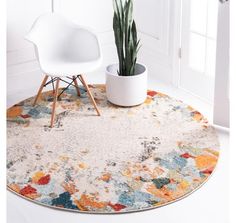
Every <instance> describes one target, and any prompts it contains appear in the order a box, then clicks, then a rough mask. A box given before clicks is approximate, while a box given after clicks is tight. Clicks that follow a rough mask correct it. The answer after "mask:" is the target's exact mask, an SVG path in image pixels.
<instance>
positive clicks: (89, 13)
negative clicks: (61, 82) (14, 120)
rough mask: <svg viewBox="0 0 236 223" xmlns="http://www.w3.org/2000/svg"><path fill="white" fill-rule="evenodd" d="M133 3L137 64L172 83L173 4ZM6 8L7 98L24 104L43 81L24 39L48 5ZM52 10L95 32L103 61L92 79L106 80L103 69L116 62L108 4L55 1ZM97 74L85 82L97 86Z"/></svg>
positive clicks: (15, 1) (29, 0)
mask: <svg viewBox="0 0 236 223" xmlns="http://www.w3.org/2000/svg"><path fill="white" fill-rule="evenodd" d="M134 4H135V9H134V10H135V19H136V22H137V27H138V30H139V37H140V38H141V43H142V48H141V50H140V54H139V61H140V62H142V63H145V64H146V65H147V66H148V68H149V75H150V76H152V77H155V78H156V79H157V80H159V81H164V82H168V83H171V82H172V73H173V63H172V61H173V43H174V31H173V30H174V28H173V27H174V22H175V18H174V17H175V14H174V4H175V1H172V0H134ZM7 8H8V15H7V17H8V35H7V40H8V44H7V50H8V52H7V57H8V74H7V80H8V86H7V89H8V90H7V96H8V102H9V105H11V104H13V103H16V102H18V101H19V100H23V99H24V97H25V96H26V95H27V96H31V95H34V94H35V93H36V91H37V88H38V86H39V83H40V81H41V79H42V76H41V73H40V70H39V66H38V63H37V61H36V59H35V55H34V50H33V47H32V45H31V44H30V43H28V42H27V41H25V40H24V39H23V37H24V35H25V34H26V33H27V31H28V30H29V29H30V26H31V24H32V23H33V21H34V20H35V19H36V18H37V17H38V16H39V15H40V14H42V13H45V12H49V11H51V1H50V0H40V1H39V0H8V5H7ZM54 9H55V12H59V13H61V14H64V15H65V16H67V17H69V18H70V19H71V20H73V21H74V22H76V23H78V24H81V25H85V26H90V27H92V28H93V29H94V30H95V31H96V32H97V33H98V35H99V38H100V40H101V43H102V50H103V54H104V62H103V67H102V68H101V69H100V71H98V72H96V75H100V76H101V75H102V76H103V80H105V75H104V68H105V66H106V65H107V64H109V63H112V62H116V61H117V55H116V48H115V45H114V38H113V31H112V17H113V9H112V0H99V1H95V0H54ZM96 75H89V76H88V80H89V82H96ZM152 79H153V78H152Z"/></svg>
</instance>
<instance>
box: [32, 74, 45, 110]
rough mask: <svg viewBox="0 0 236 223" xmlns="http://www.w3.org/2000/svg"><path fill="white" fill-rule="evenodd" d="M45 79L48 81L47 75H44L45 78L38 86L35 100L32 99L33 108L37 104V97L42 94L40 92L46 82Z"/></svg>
mask: <svg viewBox="0 0 236 223" xmlns="http://www.w3.org/2000/svg"><path fill="white" fill-rule="evenodd" d="M47 79H48V75H45V77H44V79H43V81H42V83H41V86H40V88H39V90H38V94H37V96H36V98H35V99H34V103H33V106H35V105H36V103H37V101H38V99H39V97H40V94H41V93H42V90H43V88H44V85H45V84H46V82H47Z"/></svg>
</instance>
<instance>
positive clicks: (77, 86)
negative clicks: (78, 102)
mask: <svg viewBox="0 0 236 223" xmlns="http://www.w3.org/2000/svg"><path fill="white" fill-rule="evenodd" d="M73 79H74V80H73V81H74V84H75V88H76V91H77V95H78V96H79V97H80V91H79V85H78V82H77V77H76V76H73Z"/></svg>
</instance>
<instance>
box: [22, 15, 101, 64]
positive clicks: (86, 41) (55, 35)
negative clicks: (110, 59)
mask: <svg viewBox="0 0 236 223" xmlns="http://www.w3.org/2000/svg"><path fill="white" fill-rule="evenodd" d="M25 38H26V39H27V40H29V41H31V42H33V43H34V44H35V45H36V46H37V51H38V52H37V53H38V57H39V60H41V61H43V60H50V59H52V60H56V59H63V60H66V61H67V60H68V61H70V62H87V61H91V60H96V59H98V58H99V57H101V50H100V45H99V42H98V38H97V36H96V34H95V33H94V32H92V31H91V30H90V29H89V28H85V27H82V26H78V25H76V24H74V23H72V22H70V21H69V20H67V19H66V18H64V17H63V16H61V15H60V14H57V13H47V14H44V15H41V16H40V17H39V18H38V19H37V20H36V21H35V22H34V24H33V26H32V28H31V30H30V32H29V34H28V35H27V36H26V37H25Z"/></svg>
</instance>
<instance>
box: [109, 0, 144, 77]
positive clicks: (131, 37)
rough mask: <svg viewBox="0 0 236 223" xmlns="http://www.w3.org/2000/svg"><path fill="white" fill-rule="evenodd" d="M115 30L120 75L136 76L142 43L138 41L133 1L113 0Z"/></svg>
mask: <svg viewBox="0 0 236 223" xmlns="http://www.w3.org/2000/svg"><path fill="white" fill-rule="evenodd" d="M113 7H114V17H113V30H114V36H115V43H116V48H117V54H118V58H119V70H118V75H121V76H129V75H135V65H136V61H137V53H138V50H139V48H140V46H139V43H140V41H138V40H137V29H136V24H135V22H134V20H133V1H132V0H125V2H124V4H123V3H122V0H113Z"/></svg>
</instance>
